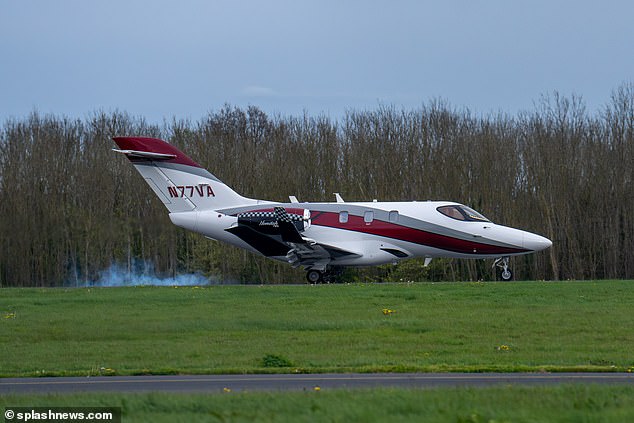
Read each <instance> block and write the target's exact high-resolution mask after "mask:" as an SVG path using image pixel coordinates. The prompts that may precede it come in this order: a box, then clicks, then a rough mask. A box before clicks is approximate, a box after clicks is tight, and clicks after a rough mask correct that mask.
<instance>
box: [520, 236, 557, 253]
mask: <svg viewBox="0 0 634 423" xmlns="http://www.w3.org/2000/svg"><path fill="white" fill-rule="evenodd" d="M552 245H553V242H552V241H551V240H549V239H548V238H545V237H543V236H541V235H537V234H532V233H530V232H526V233H524V248H526V249H528V250H532V251H541V250H545V249H546V248H549V247H551V246H552Z"/></svg>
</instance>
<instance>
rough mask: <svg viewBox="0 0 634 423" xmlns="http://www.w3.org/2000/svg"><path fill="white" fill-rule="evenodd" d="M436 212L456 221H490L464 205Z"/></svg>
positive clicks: (439, 209)
mask: <svg viewBox="0 0 634 423" xmlns="http://www.w3.org/2000/svg"><path fill="white" fill-rule="evenodd" d="M436 210H438V211H439V212H440V213H442V214H444V215H445V216H447V217H451V218H452V219H456V220H462V221H467V222H489V219H487V218H486V217H484V216H482V215H481V214H480V213H478V212H477V211H475V210H473V209H472V208H470V207H467V206H463V205H451V206H442V207H438V208H437V209H436Z"/></svg>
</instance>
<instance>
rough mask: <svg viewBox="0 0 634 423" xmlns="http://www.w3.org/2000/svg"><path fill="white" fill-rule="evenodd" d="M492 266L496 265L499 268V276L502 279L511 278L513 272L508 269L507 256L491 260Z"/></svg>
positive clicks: (507, 279)
mask: <svg viewBox="0 0 634 423" xmlns="http://www.w3.org/2000/svg"><path fill="white" fill-rule="evenodd" d="M493 267H498V268H500V269H501V272H500V277H501V278H502V280H503V281H506V282H507V281H510V280H511V279H513V272H511V270H510V269H509V258H508V257H501V258H499V259H495V262H493Z"/></svg>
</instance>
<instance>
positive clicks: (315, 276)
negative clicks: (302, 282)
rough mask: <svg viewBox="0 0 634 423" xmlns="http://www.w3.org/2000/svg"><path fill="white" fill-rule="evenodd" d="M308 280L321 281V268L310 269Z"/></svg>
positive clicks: (310, 281) (307, 274) (311, 281)
mask: <svg viewBox="0 0 634 423" xmlns="http://www.w3.org/2000/svg"><path fill="white" fill-rule="evenodd" d="M306 280H307V281H308V282H309V283H319V282H321V281H322V274H321V272H320V271H319V270H309V271H308V272H307V273H306Z"/></svg>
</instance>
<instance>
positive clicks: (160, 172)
mask: <svg viewBox="0 0 634 423" xmlns="http://www.w3.org/2000/svg"><path fill="white" fill-rule="evenodd" d="M113 140H114V142H115V143H117V145H118V146H119V148H120V149H113V150H114V151H116V152H117V153H122V154H125V155H126V156H127V157H128V159H130V161H131V162H132V164H133V165H134V167H135V168H136V170H138V171H139V173H140V174H141V176H143V178H145V182H147V183H148V185H149V186H150V187H151V188H152V190H153V191H154V193H155V194H156V195H157V196H158V197H159V198H160V199H161V201H162V202H163V204H165V207H167V209H168V210H169V211H170V213H174V212H186V211H193V210H197V211H201V210H217V209H221V208H226V207H234V206H240V205H246V204H251V203H253V202H255V200H251V199H248V198H245V197H242V196H241V195H239V194H238V193H236V192H235V191H234V190H232V189H231V188H229V187H228V186H227V185H225V184H224V183H223V182H222V181H220V180H219V179H218V178H216V177H215V176H214V175H212V174H211V173H209V172H208V171H207V170H205V169H203V168H202V167H201V166H200V165H199V164H198V163H196V162H194V161H193V160H192V159H190V158H189V157H187V156H186V155H185V154H184V153H183V152H181V151H180V150H179V149H177V148H176V147H174V146H172V145H170V144H168V143H166V142H165V141H162V140H159V139H156V138H143V137H115V138H113Z"/></svg>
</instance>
